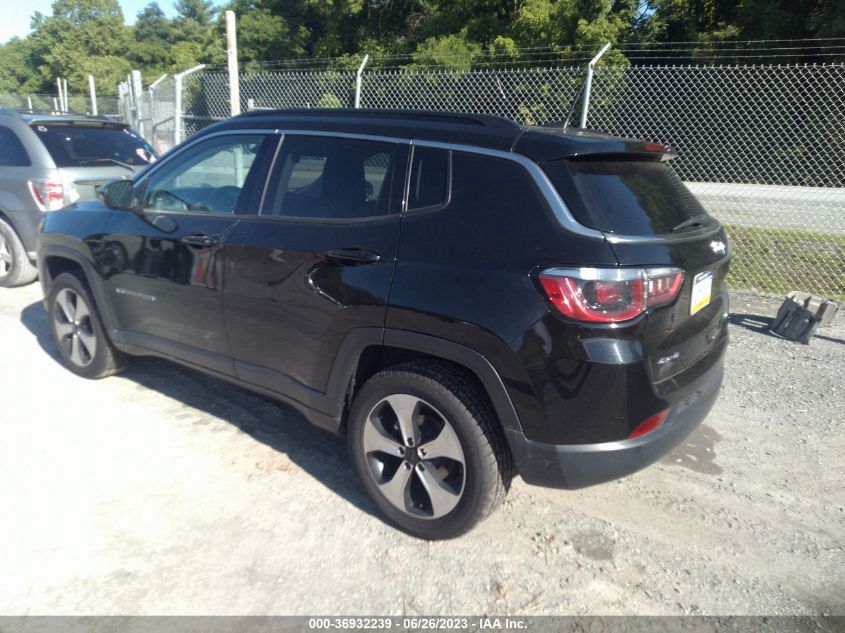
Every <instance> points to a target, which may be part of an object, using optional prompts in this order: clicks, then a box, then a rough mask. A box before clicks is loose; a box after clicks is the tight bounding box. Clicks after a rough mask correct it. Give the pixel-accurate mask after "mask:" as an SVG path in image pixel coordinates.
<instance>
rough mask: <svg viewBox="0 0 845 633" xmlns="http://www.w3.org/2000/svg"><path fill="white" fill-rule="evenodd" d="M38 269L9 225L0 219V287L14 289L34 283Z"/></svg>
mask: <svg viewBox="0 0 845 633" xmlns="http://www.w3.org/2000/svg"><path fill="white" fill-rule="evenodd" d="M36 277H38V269H37V268H36V267H35V266H33V265H32V262H31V261H29V255H27V253H26V249H25V248H24V246H23V243H22V242H21V240H20V238H19V237H18V234H17V233H15V229H13V228H12V227H11V225H10V224H9V223H8V222H6V221H5V220H3V219H2V218H0V287H3V288H14V287H16V286H25V285H26V284H30V283H32V282H33V281H35V279H36Z"/></svg>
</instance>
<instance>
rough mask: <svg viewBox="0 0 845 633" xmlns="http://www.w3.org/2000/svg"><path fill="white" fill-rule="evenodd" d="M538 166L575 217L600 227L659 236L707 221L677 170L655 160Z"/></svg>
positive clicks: (551, 163) (577, 162) (605, 229)
mask: <svg viewBox="0 0 845 633" xmlns="http://www.w3.org/2000/svg"><path fill="white" fill-rule="evenodd" d="M543 168H544V169H545V171H546V173H547V174H548V175H549V178H550V179H551V180H552V182H553V184H554V185H555V186H556V187H557V188H558V191H559V192H560V193H561V196H562V197H563V199H564V200H565V201H566V202H567V205H568V206H569V208H570V210H571V211H572V213H573V215H575V217H576V219H577V220H578V221H579V222H580V223H581V224H584V225H585V226H589V227H592V228H594V229H599V230H600V231H607V232H609V233H619V234H625V235H662V234H666V233H671V232H672V231H673V229H674V230H676V231H682V230H684V229H685V228H688V227H689V228H692V227H693V226H696V225H697V224H699V223H704V224H707V223H708V222H709V221H710V218H709V216H708V215H707V212H706V211H705V210H704V207H702V206H701V203H700V202H699V201H698V200H697V199H696V198H695V196H694V195H693V194H692V193H691V192H690V190H689V189H687V187H686V185H684V183H683V182H682V181H681V179H680V178H678V176H677V174H676V173H675V172H674V171H673V170H672V169H671V168H670V167H669V166H668V165H666V164H665V163H662V162H659V161H656V160H627V161H621V160H569V161H567V160H554V161H550V162H548V163H545V164H544V165H543ZM573 196H577V201H573V199H572V198H573ZM573 202H575V204H572V203H573ZM696 220H697V222H696Z"/></svg>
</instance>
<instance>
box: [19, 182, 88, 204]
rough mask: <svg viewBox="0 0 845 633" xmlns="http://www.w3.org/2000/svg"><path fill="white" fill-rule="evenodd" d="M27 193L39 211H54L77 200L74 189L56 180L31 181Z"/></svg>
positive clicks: (69, 184)
mask: <svg viewBox="0 0 845 633" xmlns="http://www.w3.org/2000/svg"><path fill="white" fill-rule="evenodd" d="M29 191H30V192H31V193H32V198H33V199H34V200H35V204H37V205H38V209H39V210H41V211H55V210H57V209H61V208H62V207H64V206H66V205H68V204H70V203H72V202H76V201H77V200H79V193H78V192H77V191H76V187H74V186H73V185H72V184H71V183H68V182H64V181H63V180H59V179H57V178H35V179H32V180H30V181H29Z"/></svg>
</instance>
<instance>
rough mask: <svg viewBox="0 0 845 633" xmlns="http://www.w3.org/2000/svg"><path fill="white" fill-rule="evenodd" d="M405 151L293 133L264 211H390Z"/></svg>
mask: <svg viewBox="0 0 845 633" xmlns="http://www.w3.org/2000/svg"><path fill="white" fill-rule="evenodd" d="M402 151H403V148H402V146H401V145H399V144H396V143H383V142H378V141H365V140H358V139H345V138H332V137H324V136H296V135H287V136H285V138H284V140H283V141H282V148H281V150H280V152H279V156H278V158H277V160H276V165H275V167H274V169H273V173H272V174H271V176H270V188H269V190H268V192H267V197H266V200H265V203H264V210H263V214H264V215H273V216H279V217H294V218H305V219H356V218H368V217H374V216H381V215H387V214H388V213H389V212H390V200H391V197H392V195H393V191H394V188H395V187H396V183H397V182H401V176H402V171H403V170H402V166H401V165H400V164H399V163H400V162H401V156H402V155H403V154H402Z"/></svg>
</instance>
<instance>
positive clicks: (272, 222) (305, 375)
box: [223, 134, 408, 406]
mask: <svg viewBox="0 0 845 633" xmlns="http://www.w3.org/2000/svg"><path fill="white" fill-rule="evenodd" d="M407 153H408V145H407V144H405V143H398V142H397V143H391V142H376V141H369V140H363V139H362V140H359V139H352V138H333V137H330V136H309V135H291V134H286V135H285V136H284V138H283V140H282V145H281V148H280V150H279V152H278V156H277V158H276V160H275V162H274V167H273V171H272V173H271V174H270V179H269V186H268V189H267V192H266V194H265V196H264V204H263V208H262V209H261V213H260V214H258V215H254V214H247V215H243V216H242V219H241V220H240V222H239V223H238V224H237V226H236V227H235V228H234V229H233V230H232V232H231V234H230V235H229V237H228V239H227V241H226V246H225V253H226V273H225V279H226V281H225V287H224V292H223V304H224V312H225V317H226V325H227V329H228V332H229V340H230V342H231V345H232V353H233V355H234V357H235V359H236V372H237V375H238V376H239V377H240V378H241V379H242V380H245V381H247V382H250V383H253V384H256V385H260V386H262V387H265V388H267V389H271V390H273V391H276V392H280V393H283V394H285V395H287V396H288V397H291V398H294V399H295V400H298V401H300V402H302V403H304V404H307V405H314V406H316V405H317V404H318V403H319V402H320V397H321V394H323V393H324V392H325V391H326V390H327V385H328V379H329V373H330V371H331V368H332V366H333V363H334V360H335V355H336V354H337V351H338V349H339V347H340V345H341V344H342V342H343V340H344V339H345V338H346V337H347V335H349V333H350V332H351V331H353V330H355V329H358V328H383V327H384V320H385V316H386V306H387V300H388V293H389V291H390V284H391V279H392V276H393V270H394V266H395V259H396V251H397V248H398V243H399V221H400V214H399V210H400V206H401V200H402V190H403V183H404V174H405V164H406V160H407Z"/></svg>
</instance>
